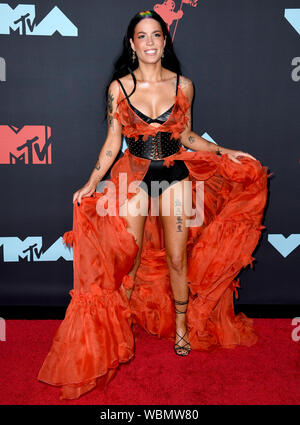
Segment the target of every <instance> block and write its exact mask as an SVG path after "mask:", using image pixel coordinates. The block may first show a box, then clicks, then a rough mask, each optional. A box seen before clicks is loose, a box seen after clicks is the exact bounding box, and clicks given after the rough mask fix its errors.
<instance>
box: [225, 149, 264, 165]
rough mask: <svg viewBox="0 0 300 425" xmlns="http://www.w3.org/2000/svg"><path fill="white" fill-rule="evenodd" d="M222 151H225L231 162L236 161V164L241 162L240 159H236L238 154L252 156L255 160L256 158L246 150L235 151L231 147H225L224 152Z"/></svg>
mask: <svg viewBox="0 0 300 425" xmlns="http://www.w3.org/2000/svg"><path fill="white" fill-rule="evenodd" d="M222 153H227V155H228V158H230V159H231V160H232V161H233V162H236V163H237V164H241V161H239V160H238V159H237V158H238V157H239V156H247V157H248V158H252V159H254V160H255V161H256V158H254V156H252V155H250V154H249V153H247V152H242V151H235V150H233V149H226V150H225V152H222Z"/></svg>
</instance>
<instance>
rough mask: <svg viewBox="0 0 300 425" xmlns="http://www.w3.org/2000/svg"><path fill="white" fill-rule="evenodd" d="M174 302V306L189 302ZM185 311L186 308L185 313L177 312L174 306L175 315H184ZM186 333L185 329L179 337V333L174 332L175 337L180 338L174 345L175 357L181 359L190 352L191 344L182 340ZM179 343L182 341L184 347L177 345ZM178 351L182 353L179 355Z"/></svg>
mask: <svg viewBox="0 0 300 425" xmlns="http://www.w3.org/2000/svg"><path fill="white" fill-rule="evenodd" d="M174 302H175V304H179V305H184V304H188V302H189V300H187V301H177V300H175V299H174ZM186 311H187V308H186V309H185V311H179V310H177V308H176V306H175V312H176V313H177V314H185V313H186ZM186 333H187V329H186V331H185V334H184V335H182V336H181V335H179V333H178V332H177V331H176V335H178V336H179V337H180V339H179V341H178V342H176V343H175V345H174V351H175V353H176V354H177V356H182V357H183V356H187V355H188V354H189V353H190V351H191V344H190V343H189V342H188V341H187V340H186V339H185V338H184V337H185V335H186ZM180 341H184V342H185V344H184V345H179V342H180ZM187 346H188V347H187ZM179 350H184V352H183V353H179V352H178V351H179Z"/></svg>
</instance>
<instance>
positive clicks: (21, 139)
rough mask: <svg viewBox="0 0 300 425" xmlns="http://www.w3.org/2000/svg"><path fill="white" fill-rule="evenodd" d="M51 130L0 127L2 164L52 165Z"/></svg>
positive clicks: (33, 127) (27, 127)
mask: <svg viewBox="0 0 300 425" xmlns="http://www.w3.org/2000/svg"><path fill="white" fill-rule="evenodd" d="M50 138H51V128H50V127H48V126H43V125H31V126H30V125H26V126H24V127H20V128H18V127H15V126H10V125H0V164H18V163H23V164H51V162H52V154H51V140H50Z"/></svg>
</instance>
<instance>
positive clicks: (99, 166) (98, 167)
mask: <svg viewBox="0 0 300 425" xmlns="http://www.w3.org/2000/svg"><path fill="white" fill-rule="evenodd" d="M95 168H96V170H100V168H101V165H100V162H99V160H97V162H96V165H95Z"/></svg>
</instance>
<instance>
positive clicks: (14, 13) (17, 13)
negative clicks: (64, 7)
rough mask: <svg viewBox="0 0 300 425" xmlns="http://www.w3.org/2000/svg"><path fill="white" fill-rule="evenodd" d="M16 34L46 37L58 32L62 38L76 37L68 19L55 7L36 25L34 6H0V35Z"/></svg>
mask: <svg viewBox="0 0 300 425" xmlns="http://www.w3.org/2000/svg"><path fill="white" fill-rule="evenodd" d="M11 30H12V31H13V32H18V33H19V34H20V35H48V36H51V35H53V34H54V33H55V32H59V33H60V35H62V36H69V37H77V36H78V29H77V27H76V26H75V25H74V24H73V23H72V22H71V21H70V19H69V18H68V17H67V16H66V15H65V14H64V13H63V12H62V11H61V10H60V9H59V8H58V7H57V6H55V7H54V8H53V9H52V10H51V11H50V12H49V13H48V15H46V16H45V17H44V19H43V20H42V21H41V22H40V23H39V24H37V23H36V18H35V4H19V5H17V6H16V7H15V8H12V7H11V6H10V5H9V4H7V3H1V4H0V34H8V35H9V34H10V33H11Z"/></svg>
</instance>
